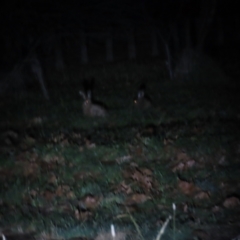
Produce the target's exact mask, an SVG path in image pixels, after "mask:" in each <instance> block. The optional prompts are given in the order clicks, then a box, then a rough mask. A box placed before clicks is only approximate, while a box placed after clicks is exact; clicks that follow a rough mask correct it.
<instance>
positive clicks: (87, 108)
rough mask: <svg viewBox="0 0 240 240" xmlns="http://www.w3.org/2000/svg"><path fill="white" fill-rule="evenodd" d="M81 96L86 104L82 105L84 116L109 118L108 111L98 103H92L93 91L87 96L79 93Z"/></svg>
mask: <svg viewBox="0 0 240 240" xmlns="http://www.w3.org/2000/svg"><path fill="white" fill-rule="evenodd" d="M79 94H80V95H81V96H82V98H83V100H84V102H83V104H82V109H83V115H84V116H88V117H106V116H107V110H106V109H105V108H104V107H103V106H101V105H99V104H96V103H92V96H91V95H92V94H91V91H88V92H87V95H86V94H85V93H84V92H82V91H79Z"/></svg>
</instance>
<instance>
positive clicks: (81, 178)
mask: <svg viewBox="0 0 240 240" xmlns="http://www.w3.org/2000/svg"><path fill="white" fill-rule="evenodd" d="M162 66H163V64H162V63H161V62H160V61H158V60H156V61H152V62H149V63H147V62H145V63H134V62H127V63H125V62H122V63H116V64H112V65H95V66H86V67H82V68H80V69H79V67H74V66H71V67H68V71H66V72H65V74H64V75H65V77H64V78H61V76H58V74H57V73H53V72H50V71H49V72H48V79H51V81H49V82H48V87H49V92H50V96H51V99H50V101H45V100H44V99H43V97H42V95H41V93H40V92H39V89H37V88H34V89H32V91H30V92H28V93H27V94H26V93H20V92H19V94H18V95H14V96H8V97H6V96H5V97H4V98H2V99H1V100H2V103H1V116H0V131H1V133H2V134H1V136H0V143H1V149H0V182H1V188H0V199H1V201H0V226H1V228H2V232H3V233H4V229H6V228H8V229H12V230H13V231H14V230H15V231H16V229H17V228H18V227H21V228H22V229H23V231H24V232H29V230H33V231H34V232H36V234H39V233H41V232H42V233H43V232H44V233H47V234H48V235H54V236H61V237H62V238H65V239H70V238H73V237H76V236H82V237H86V238H90V237H93V236H97V235H99V234H100V233H101V232H104V231H105V232H109V228H110V225H111V224H112V223H113V224H114V226H117V231H120V232H124V233H126V234H127V235H129V238H130V239H136V236H138V237H140V238H142V239H155V238H156V235H157V234H156V232H157V231H158V230H159V229H160V228H161V227H162V226H164V223H166V222H165V221H166V220H167V219H168V217H169V215H172V214H173V213H172V203H175V204H176V206H177V211H176V212H174V214H173V215H174V216H173V222H172V223H171V222H170V223H169V224H168V227H167V228H166V229H165V233H164V235H162V236H160V235H159V236H158V237H157V239H160V237H161V239H191V237H194V235H193V232H194V230H195V229H197V228H202V229H203V231H204V230H205V229H206V226H207V227H210V228H211V226H218V225H221V224H224V225H226V224H227V223H228V222H232V223H233V225H234V224H237V223H239V219H238V218H237V216H234V214H233V212H234V213H235V215H237V214H238V213H239V205H238V204H237V203H236V204H235V205H234V204H233V207H223V203H224V201H225V200H227V199H228V198H229V197H231V196H235V197H236V198H239V196H238V192H239V184H238V173H237V169H238V168H239V163H238V159H239V152H238V150H237V146H238V145H239V134H238V132H237V129H238V126H239V119H238V117H237V116H238V114H239V107H238V105H237V104H236V103H237V102H238V100H239V95H238V91H237V90H236V86H234V87H232V85H231V82H224V81H221V82H217V81H216V79H212V81H209V82H208V83H206V82H202V83H201V82H197V83H196V82H195V83H193V82H189V81H186V82H184V83H183V82H170V81H169V80H168V79H167V77H166V76H167V74H166V72H165V70H164V68H163V67H162ZM79 76H80V77H79ZM90 77H95V78H96V82H95V88H94V97H95V98H96V99H97V100H100V101H102V102H104V103H106V105H107V106H108V107H109V116H108V117H107V118H106V119H96V118H86V117H84V116H83V115H82V112H81V103H82V99H81V98H80V96H78V90H80V89H82V88H83V86H82V85H81V79H84V78H90ZM211 77H213V76H211ZM142 81H146V85H147V93H148V94H149V95H150V96H151V98H152V100H153V105H154V107H153V108H152V109H149V110H146V111H139V110H138V109H135V108H134V106H133V99H134V97H135V94H136V93H137V88H138V86H139V85H140V84H141V82H142ZM56 85H57V86H56ZM36 118H39V119H40V122H36ZM13 133H14V134H15V135H14V134H13ZM189 162H190V163H194V166H193V167H189V166H188V165H187V164H188V163H189ZM179 164H180V165H181V164H183V165H184V164H186V166H187V167H185V168H184V169H183V170H179V169H178V170H177V171H173V169H174V168H175V167H176V166H179ZM180 181H187V182H188V183H191V184H192V186H193V187H192V189H190V190H189V189H187V190H188V192H187V193H186V189H181V188H179V183H180ZM197 188H198V190H196V189H197ZM195 190H196V192H195ZM199 192H200V193H206V194H207V195H204V196H205V198H203V199H198V198H196V196H197V193H199ZM216 206H217V207H219V210H218V211H216V212H214V211H213V210H212V209H213V208H214V207H216ZM126 208H127V209H128V211H126ZM126 216H128V217H126ZM129 216H131V217H130V218H129ZM171 221H172V220H171ZM16 226H17V227H16ZM141 235H142V236H141ZM195 237H199V236H195ZM216 239H217V238H216Z"/></svg>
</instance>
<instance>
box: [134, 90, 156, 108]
mask: <svg viewBox="0 0 240 240" xmlns="http://www.w3.org/2000/svg"><path fill="white" fill-rule="evenodd" d="M134 104H135V106H136V107H137V108H139V109H142V110H145V109H149V108H151V107H152V102H151V100H150V99H149V98H148V97H146V96H145V92H144V90H139V91H138V95H137V99H135V100H134Z"/></svg>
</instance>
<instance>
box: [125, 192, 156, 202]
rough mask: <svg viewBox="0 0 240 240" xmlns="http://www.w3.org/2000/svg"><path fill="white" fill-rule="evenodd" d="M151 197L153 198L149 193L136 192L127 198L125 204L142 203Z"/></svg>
mask: <svg viewBox="0 0 240 240" xmlns="http://www.w3.org/2000/svg"><path fill="white" fill-rule="evenodd" d="M149 199H151V197H150V196H148V195H145V194H141V193H135V194H133V195H131V196H130V197H128V198H127V200H126V201H125V204H126V205H133V204H140V203H144V202H146V201H147V200H149Z"/></svg>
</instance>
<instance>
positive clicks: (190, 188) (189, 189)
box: [178, 180, 200, 195]
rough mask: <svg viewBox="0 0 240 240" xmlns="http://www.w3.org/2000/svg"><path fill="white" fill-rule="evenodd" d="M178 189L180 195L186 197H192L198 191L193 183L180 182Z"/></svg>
mask: <svg viewBox="0 0 240 240" xmlns="http://www.w3.org/2000/svg"><path fill="white" fill-rule="evenodd" d="M178 188H179V189H180V190H181V192H182V193H184V194H186V195H193V194H194V193H196V192H198V191H199V190H200V189H199V188H198V187H196V186H195V185H194V184H193V183H190V182H186V181H181V180H179V181H178Z"/></svg>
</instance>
